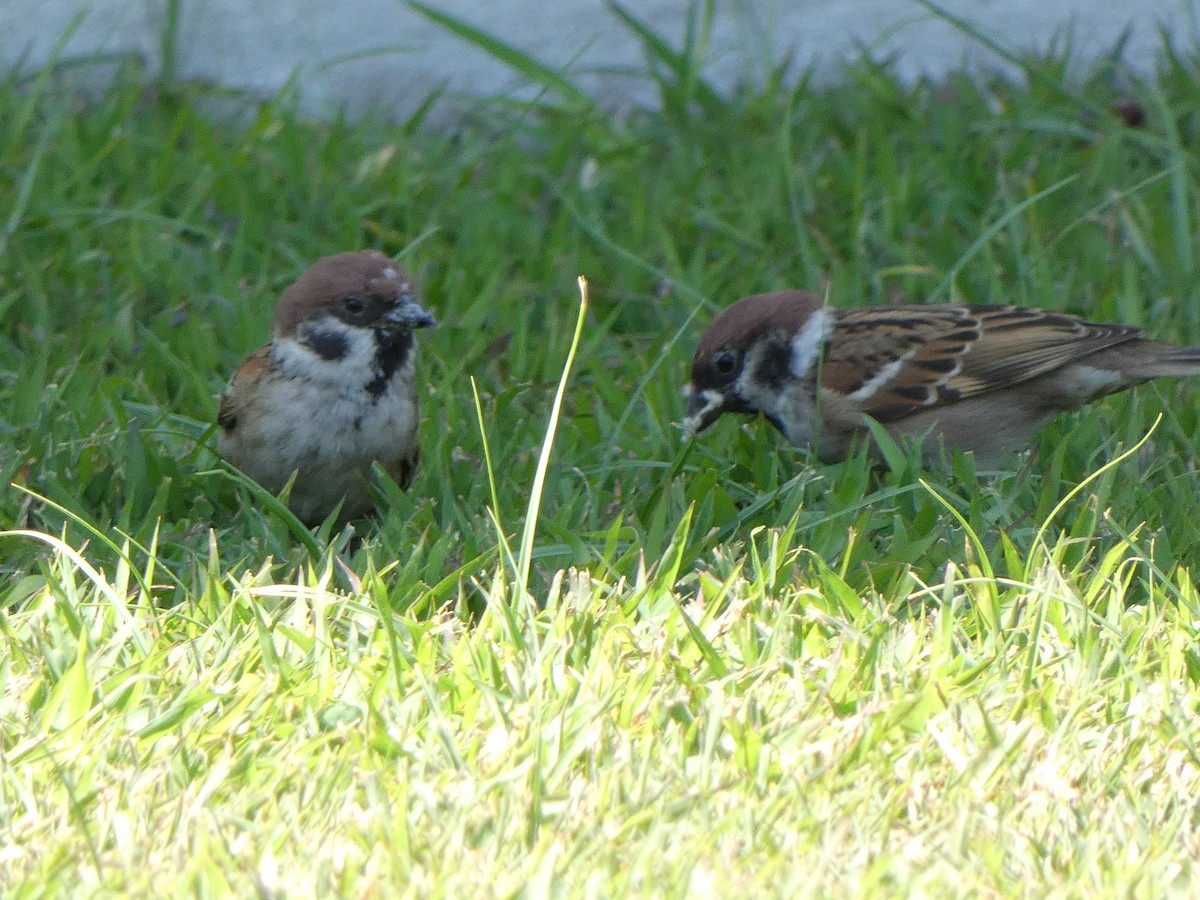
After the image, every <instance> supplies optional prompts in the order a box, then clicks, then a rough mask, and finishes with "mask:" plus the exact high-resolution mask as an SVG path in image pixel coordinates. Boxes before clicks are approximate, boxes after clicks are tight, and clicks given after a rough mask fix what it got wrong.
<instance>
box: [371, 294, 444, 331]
mask: <svg viewBox="0 0 1200 900" xmlns="http://www.w3.org/2000/svg"><path fill="white" fill-rule="evenodd" d="M383 322H384V323H385V324H386V325H390V326H392V327H394V328H396V329H397V330H402V331H415V330H416V329H418V328H436V327H437V320H436V319H435V318H434V317H433V313H431V312H430V311H429V310H427V309H426V308H425V307H424V306H422V305H421V304H420V303H418V302H417V299H416V298H415V297H413V296H412V294H401V295H400V299H399V300H398V301H397V302H396V305H395V306H394V307H392V308H391V309H390V310H388V311H387V312H386V313H384V314H383Z"/></svg>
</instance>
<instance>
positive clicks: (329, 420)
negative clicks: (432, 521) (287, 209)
mask: <svg viewBox="0 0 1200 900" xmlns="http://www.w3.org/2000/svg"><path fill="white" fill-rule="evenodd" d="M416 291H417V289H416V286H415V285H414V284H413V281H412V279H411V278H410V277H409V275H408V273H407V272H405V271H404V269H402V268H401V267H400V266H399V265H397V264H396V263H394V262H392V261H391V260H390V259H388V258H387V257H386V256H384V255H383V254H382V253H378V252H369V251H368V252H362V253H339V254H337V255H336V256H327V257H325V258H324V259H322V260H320V261H319V262H317V263H316V264H315V265H314V266H312V267H311V268H310V269H308V270H307V271H306V272H305V273H304V274H303V275H301V276H300V279H299V280H298V281H297V282H296V283H295V284H293V285H292V286H291V287H289V288H288V289H287V290H285V291H284V292H283V295H282V296H281V297H280V298H279V306H278V307H277V308H276V310H275V322H274V325H273V326H272V330H271V343H269V344H268V345H267V346H265V347H261V348H259V349H258V350H256V351H255V352H254V353H252V354H250V356H249V357H248V358H247V359H246V361H245V362H244V363H242V365H241V367H240V368H239V369H238V370H237V371H236V372H234V373H233V378H231V379H230V380H229V386H228V387H227V388H226V389H225V394H224V396H223V397H222V398H221V409H220V412H219V413H218V415H217V423H218V424H219V425H220V426H221V435H220V437H219V438H218V440H217V451H218V452H219V453H220V454H221V456H223V457H224V458H225V459H227V460H229V462H231V463H233V464H234V465H235V466H237V467H238V468H239V469H241V470H242V471H243V472H245V473H246V474H247V475H249V476H250V477H251V478H253V479H254V480H255V481H257V482H258V483H259V484H261V485H262V486H263V487H265V488H266V489H267V490H269V491H271V492H272V493H278V492H279V491H281V490H283V487H284V485H285V484H287V481H288V479H289V478H290V477H291V475H292V473H293V472H296V473H297V475H296V482H295V485H294V486H293V488H292V494H291V506H292V509H293V511H294V512H295V513H296V515H297V516H299V517H300V519H301V520H302V521H304V522H305V523H306V524H309V525H312V524H316V523H318V522H321V521H322V520H323V519H324V518H325V517H326V516H328V515H329V513H330V512H332V511H333V509H334V507H335V506H337V505H338V504H339V503H341V504H343V505H342V511H341V518H342V519H343V520H346V519H352V518H355V517H357V516H361V515H363V514H365V513H368V512H370V511H371V509H372V505H373V504H372V501H371V496H370V494H369V493H368V491H367V485H366V479H367V476H369V475H370V470H371V464H372V463H373V462H374V461H376V460H378V461H379V463H380V464H381V465H382V466H383V468H384V469H385V470H387V472H388V474H390V475H391V476H392V477H393V478H395V479H396V481H397V482H398V483H399V484H400V486H401V487H407V486H408V484H409V482H410V481H412V477H413V474H414V473H415V471H416V468H417V461H418V457H419V448H418V446H417V394H416V391H415V389H414V386H413V357H414V356H415V347H414V346H413V331H414V330H415V329H417V328H428V327H430V326H432V325H433V324H434V321H433V316H431V315H430V314H429V311H428V310H426V309H425V307H424V306H422V305H421V304H420V302H418V300H417V293H416Z"/></svg>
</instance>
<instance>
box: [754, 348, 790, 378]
mask: <svg viewBox="0 0 1200 900" xmlns="http://www.w3.org/2000/svg"><path fill="white" fill-rule="evenodd" d="M791 363H792V351H791V348H790V347H789V346H788V345H787V344H785V343H782V342H781V341H769V342H768V343H767V345H766V347H765V349H764V351H763V354H762V358H761V359H760V360H759V361H758V366H757V368H755V370H754V375H753V378H754V380H755V382H757V383H758V384H761V385H765V386H767V387H770V388H771V389H772V390H779V389H781V388H782V387H783V385H784V383H785V382H787V381H791V380H792V379H793V375H792V367H791Z"/></svg>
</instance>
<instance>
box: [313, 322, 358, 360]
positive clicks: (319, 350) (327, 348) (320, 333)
mask: <svg viewBox="0 0 1200 900" xmlns="http://www.w3.org/2000/svg"><path fill="white" fill-rule="evenodd" d="M304 343H305V344H307V345H308V346H309V347H311V348H312V351H313V352H314V353H315V354H317V356H319V357H321V359H327V360H329V361H330V362H334V361H336V360H339V359H344V358H345V356H346V351H347V350H349V349H350V345H349V343H348V342H347V340H346V336H345V335H344V334H342V332H340V331H334V330H333V329H330V328H321V327H320V326H316V325H310V326H309V327H308V328H307V329H306V330H305V332H304Z"/></svg>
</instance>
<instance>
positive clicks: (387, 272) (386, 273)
mask: <svg viewBox="0 0 1200 900" xmlns="http://www.w3.org/2000/svg"><path fill="white" fill-rule="evenodd" d="M383 277H384V278H395V277H396V270H395V269H393V268H392V267H391V266H388V267H387V268H386V269H384V270H383Z"/></svg>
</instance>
